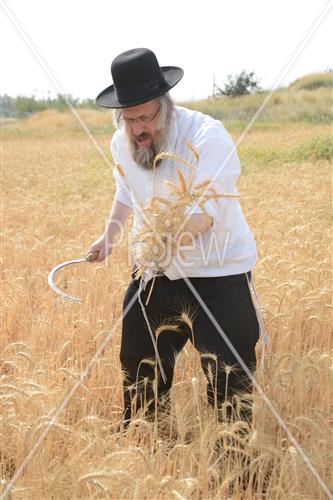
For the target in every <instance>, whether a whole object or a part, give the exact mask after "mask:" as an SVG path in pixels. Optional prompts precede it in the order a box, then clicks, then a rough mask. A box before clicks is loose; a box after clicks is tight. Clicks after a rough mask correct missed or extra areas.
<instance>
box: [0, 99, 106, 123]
mask: <svg viewBox="0 0 333 500" xmlns="http://www.w3.org/2000/svg"><path fill="white" fill-rule="evenodd" d="M0 100H1V114H0V116H1V117H5V118H25V117H28V116H30V115H32V114H33V113H38V111H43V110H45V109H57V110H58V111H61V112H63V111H66V110H67V109H68V104H67V103H70V104H71V105H72V106H73V107H74V108H78V107H80V108H91V109H98V108H97V106H96V104H95V101H94V100H93V99H83V100H80V99H78V98H75V97H73V96H72V95H71V94H64V95H63V94H57V97H56V98H54V99H51V98H48V99H36V97H35V96H34V95H32V96H30V97H27V96H17V97H11V96H9V95H7V94H5V95H3V96H0Z"/></svg>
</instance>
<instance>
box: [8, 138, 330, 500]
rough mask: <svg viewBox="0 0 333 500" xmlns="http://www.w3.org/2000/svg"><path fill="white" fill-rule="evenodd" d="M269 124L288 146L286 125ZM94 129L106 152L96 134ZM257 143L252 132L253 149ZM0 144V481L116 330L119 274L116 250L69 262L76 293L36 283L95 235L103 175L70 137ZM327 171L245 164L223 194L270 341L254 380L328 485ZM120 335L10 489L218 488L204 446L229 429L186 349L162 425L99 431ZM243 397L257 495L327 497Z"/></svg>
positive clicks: (105, 182)
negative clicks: (250, 416) (260, 491)
mask: <svg viewBox="0 0 333 500" xmlns="http://www.w3.org/2000/svg"><path fill="white" fill-rule="evenodd" d="M281 133H282V132H281ZM314 133H316V131H314ZM284 134H285V137H286V141H288V140H289V139H288V137H289V135H290V132H289V131H288V129H286V130H285V131H284ZM101 140H102V143H103V146H104V147H105V149H107V147H108V146H107V144H108V141H109V138H108V137H102V138H101ZM251 140H252V141H254V142H255V135H254V133H253V134H252V135H251ZM268 140H270V139H268ZM301 140H302V138H300V141H301ZM263 141H264V137H263V132H260V136H258V142H257V144H258V146H260V145H261V144H262V143H263ZM3 154H4V158H3V159H4V162H5V163H4V165H5V170H4V181H3V187H2V194H3V199H4V201H5V205H4V210H3V240H2V250H3V264H4V267H3V289H2V290H3V297H2V298H3V302H2V321H3V322H2V334H3V343H2V347H3V349H2V360H1V374H2V391H3V396H2V398H1V414H2V432H3V440H2V441H3V452H2V455H1V464H2V475H3V483H2V484H3V485H4V484H5V483H6V481H8V480H9V478H10V476H11V475H12V474H13V472H14V470H15V467H17V466H18V465H19V464H20V463H21V462H22V460H23V459H24V457H25V456H26V454H27V452H28V451H29V449H30V448H31V446H32V445H33V443H34V442H35V440H36V439H37V437H38V436H39V435H40V433H41V432H42V430H43V429H44V428H45V426H46V425H47V423H48V421H49V419H50V418H51V416H52V412H53V411H54V409H55V408H56V407H57V405H58V404H59V403H60V402H61V401H62V399H63V397H64V395H65V394H66V393H67V391H68V389H69V388H70V387H71V386H72V384H73V383H74V382H75V380H76V378H77V376H78V374H79V373H81V371H82V370H83V368H84V367H85V365H86V363H87V362H88V360H89V359H90V357H91V356H92V354H93V353H94V352H95V350H96V348H97V347H98V346H99V345H100V343H101V342H102V341H103V338H104V337H105V335H107V334H108V333H109V332H110V331H111V329H112V328H113V327H114V325H116V321H117V318H118V316H119V314H120V311H121V304H122V296H123V293H124V291H125V289H126V286H127V282H128V279H129V274H130V269H129V267H128V265H127V249H126V247H125V246H123V247H121V248H118V249H116V250H115V252H114V254H113V256H112V257H111V258H110V259H109V261H108V262H107V263H106V264H105V265H104V264H100V265H88V264H83V265H82V266H81V265H78V266H76V267H75V266H72V267H71V268H70V269H69V270H64V271H62V272H61V276H60V277H59V282H61V285H62V286H63V287H67V290H68V291H69V292H70V293H73V294H76V295H78V296H80V297H82V298H84V300H85V302H84V304H83V305H80V304H75V303H67V302H63V301H61V300H59V299H58V298H57V297H56V296H55V294H54V293H53V292H52V291H51V290H50V289H49V288H48V285H47V274H48V271H49V270H50V268H51V267H52V266H53V265H55V264H56V263H59V262H61V261H63V260H67V259H69V258H73V257H77V256H80V255H82V254H84V253H85V251H86V250H87V249H88V248H89V246H90V244H91V242H92V241H93V240H94V239H96V237H97V236H98V235H99V234H100V233H101V232H102V230H103V225H104V220H105V219H106V217H107V215H108V212H109V208H110V205H111V202H112V194H113V190H114V186H113V181H112V177H111V175H110V173H109V171H108V170H107V167H106V166H104V164H103V163H102V161H101V160H100V159H99V158H98V156H97V153H96V152H95V151H94V150H93V149H92V146H91V145H90V143H89V142H88V140H87V139H86V138H85V137H82V136H78V137H75V138H73V137H70V136H67V135H66V134H64V135H63V136H58V137H57V138H54V139H52V137H48V138H46V139H42V138H36V137H35V138H34V137H32V138H28V137H26V138H24V137H23V138H21V139H20V138H17V137H16V138H15V137H11V138H8V140H7V141H6V143H5V147H4V153H3ZM330 176H331V170H330V164H329V162H328V161H320V162H316V163H295V164H289V165H288V166H284V167H281V168H274V169H267V170H263V169H262V170H258V169H254V170H253V171H252V170H251V169H250V170H249V172H248V174H247V175H244V176H243V177H242V178H241V181H240V183H239V185H238V189H239V191H240V192H241V193H242V195H243V198H242V206H243V208H244V211H245V213H246V215H247V218H248V221H249V223H250V226H251V228H252V230H253V232H254V233H255V236H256V240H257V243H258V249H259V253H260V262H259V264H258V265H257V267H256V269H255V272H254V277H255V283H256V287H257V291H258V293H259V295H260V298H261V303H262V308H263V315H264V318H265V323H266V327H267V330H268V332H269V334H270V339H271V350H270V353H269V355H268V357H266V360H267V361H266V366H265V368H264V370H258V373H257V376H258V380H259V381H260V383H261V385H262V387H263V388H264V389H265V391H266V394H267V395H268V397H269V398H270V399H271V400H272V402H273V403H274V405H275V407H276V408H277V410H278V411H279V413H280V414H281V415H282V416H283V418H284V419H285V421H286V423H287V425H288V426H289V428H290V430H291V431H292V432H293V434H294V436H295V437H296V439H297V440H298V441H299V443H300V444H301V446H302V447H303V448H304V450H305V452H306V453H307V454H308V456H309V457H310V458H311V460H312V462H313V464H314V465H315V467H316V469H317V471H318V473H319V474H320V476H321V478H322V479H323V480H324V481H325V482H326V484H327V485H328V487H331V488H332V486H333V485H332V477H331V473H330V471H331V465H332V464H331V451H332V449H331V446H330V443H331V441H330V439H331V424H332V413H331V411H332V408H331V404H332V398H331V393H330V389H331V387H332V385H331V374H332V364H331V357H330V354H331V353H330V350H331V342H332V323H331V312H332V308H331V305H330V304H331V277H332V276H331V257H330V255H331V203H330V202H331V194H330ZM185 312H186V311H185ZM183 319H186V316H185V317H184V318H183ZM175 334H177V333H176V332H175ZM119 341H120V325H119V324H117V326H116V327H115V333H114V335H113V336H112V338H111V341H110V344H109V345H108V347H107V349H106V350H105V352H104V353H103V355H102V356H101V357H100V358H99V360H98V361H97V363H96V364H95V366H94V367H93V368H92V370H91V372H90V373H89V375H88V376H87V378H86V379H85V380H84V382H83V385H82V386H81V387H80V388H79V389H78V390H77V392H76V393H75V395H74V396H73V397H72V399H71V400H70V402H69V404H68V405H67V407H66V408H65V410H64V411H63V413H62V414H61V416H60V418H59V420H58V422H57V424H56V425H55V426H54V427H53V428H52V429H51V431H50V432H49V434H48V435H47V437H46V439H45V440H44V441H43V443H42V444H41V446H40V448H39V450H38V451H37V453H36V455H35V456H34V458H33V459H32V460H31V462H30V463H29V465H28V466H27V468H26V470H25V472H24V474H23V475H21V476H20V478H19V479H18V481H17V482H16V484H15V486H14V488H13V490H12V494H13V498H15V499H16V498H17V499H23V498H24V499H26V498H28V499H30V498H31V499H32V498H36V497H37V498H38V497H39V498H57V499H58V498H68V499H69V498H111V499H119V498H124V499H125V498H126V499H128V498H133V499H134V498H136V499H146V498H147V499H148V498H150V499H151V498H161V499H172V498H174V499H181V498H194V499H199V498H200V499H202V498H205V499H206V498H207V499H208V498H212V499H213V498H223V495H224V494H226V493H227V491H228V484H229V483H230V481H231V480H232V479H233V477H235V475H236V474H237V472H238V471H239V463H237V461H234V460H231V459H227V460H226V461H225V463H224V464H223V465H222V469H220V468H219V466H218V464H217V463H216V456H215V455H214V443H215V441H216V439H217V438H218V437H219V438H222V439H223V440H225V441H227V440H228V438H230V436H231V437H233V436H235V431H236V428H235V427H232V426H227V425H219V426H216V425H215V423H214V418H213V415H212V414H211V412H210V410H208V409H207V406H206V402H205V397H204V394H205V380H204V377H203V375H202V373H201V371H200V368H199V367H200V360H199V358H198V356H197V354H196V353H195V352H194V351H193V349H192V348H191V347H190V346H189V345H187V346H186V348H185V350H184V351H183V353H182V354H181V356H180V358H179V361H178V362H177V368H176V379H175V382H174V388H173V410H172V416H171V419H170V421H169V422H168V424H167V425H166V424H165V426H164V427H163V428H158V429H156V428H155V427H154V424H153V423H147V422H144V421H142V420H138V421H137V425H136V426H133V427H131V428H130V430H129V431H128V433H127V434H126V435H118V434H115V433H114V431H113V430H112V425H111V424H113V423H116V422H117V421H118V419H119V416H120V413H121V405H122V400H121V397H122V396H121V373H120V366H119V361H118V352H119ZM258 350H259V351H260V349H258ZM254 403H255V417H254V432H253V435H252V436H251V441H250V443H249V445H248V447H247V449H246V452H247V453H248V454H249V455H250V456H251V457H252V463H251V473H253V472H255V471H257V475H258V478H259V482H260V483H262V482H263V481H264V477H265V471H267V470H270V471H271V475H270V478H269V482H268V484H267V489H268V498H270V499H285V498H292V497H294V498H301V497H302V498H311V499H312V498H316V499H317V498H326V495H325V494H324V493H323V491H322V489H321V487H320V486H319V484H318V482H317V481H316V479H315V478H314V477H313V476H312V474H311V473H310V472H309V470H308V468H307V467H306V466H305V464H304V463H303V462H302V460H301V458H300V457H299V456H298V454H297V453H296V451H295V449H294V448H293V447H292V446H291V444H290V442H288V439H286V436H285V434H284V432H283V431H282V430H281V429H280V428H279V427H278V425H277V423H276V421H275V419H274V417H273V416H272V415H271V413H270V412H269V410H268V409H267V408H266V407H265V405H264V403H263V402H262V400H261V399H260V398H259V397H258V395H257V394H254ZM245 496H246V498H251V494H250V492H249V491H248V492H247V493H246V495H245ZM235 498H239V494H237V493H236V495H235Z"/></svg>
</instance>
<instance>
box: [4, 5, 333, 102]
mask: <svg viewBox="0 0 333 500" xmlns="http://www.w3.org/2000/svg"><path fill="white" fill-rule="evenodd" d="M328 3H330V5H331V7H332V6H333V5H332V4H333V2H332V1H331V2H328V1H327V0H279V1H276V0H251V1H249V0H232V1H230V0H228V1H226V0H219V1H218V0H204V1H203V0H200V1H196V0H192V1H188V0H183V1H182V0H169V1H168V2H160V1H158V0H145V1H142V0H141V1H137V0H136V1H133V0H118V1H115V0H95V1H94V2H93V1H92V0H90V1H88V0H66V1H64V0H57V1H56V2H55V1H50V0H29V1H27V0H0V7H1V8H0V42H1V47H2V53H1V77H0V95H1V94H5V93H6V94H9V95H12V96H15V95H18V94H21V95H32V94H34V95H36V96H37V97H39V98H41V97H47V95H48V92H50V94H51V96H53V95H55V94H56V93H57V92H62V93H63V92H65V93H70V94H72V95H73V96H75V97H80V98H82V99H83V98H87V97H89V98H95V97H96V95H97V94H98V93H99V92H100V91H102V90H103V89H104V88H105V87H107V86H108V85H111V83H112V79H111V73H110V64H111V61H112V60H113V59H114V57H116V56H117V55H118V54H120V53H121V52H123V51H125V50H128V49H132V48H135V47H148V48H150V49H152V50H153V51H154V52H155V54H156V55H157V58H158V61H159V63H160V65H161V66H169V65H170V66H172V65H174V66H180V67H182V68H183V69H184V72H185V74H184V77H183V79H182V80H181V82H180V83H179V84H178V85H177V86H176V87H174V89H173V90H172V91H171V95H172V97H173V98H174V99H175V100H176V101H184V100H195V99H200V98H206V97H208V96H209V95H211V94H212V87H213V79H214V75H215V81H216V83H217V84H218V85H219V86H223V83H224V82H225V80H226V77H227V75H229V74H235V73H239V72H240V71H242V70H247V71H255V74H256V75H257V76H258V78H259V80H260V84H261V86H262V87H263V88H265V89H270V88H272V87H273V86H275V85H276V82H277V81H279V86H285V85H288V84H289V83H290V82H292V81H294V80H295V79H297V78H299V77H301V76H303V75H305V74H308V73H312V72H316V71H323V70H325V69H327V68H328V67H332V66H333V63H332V58H331V57H330V51H329V46H330V45H331V46H332V37H330V33H332V32H333V26H332V20H333V9H332V8H331V9H330V10H329V11H328V13H327V15H326V16H325V18H324V19H323V21H322V23H321V24H320V25H319V27H318V29H317V30H316V31H315V32H314V33H313V36H312V37H311V39H310V40H309V42H308V44H307V45H306V47H305V49H304V51H303V52H302V53H301V54H300V55H299V57H298V58H297V59H296V60H295V61H294V63H293V64H292V65H291V67H290V68H289V70H288V71H287V72H286V74H285V75H284V76H283V78H282V79H281V78H278V77H279V75H280V74H281V72H282V71H283V69H284V68H285V67H286V64H287V63H288V61H289V60H290V57H291V56H292V54H293V53H294V51H295V49H296V48H297V47H298V46H299V44H300V43H301V42H302V40H304V37H305V35H306V33H307V32H308V30H309V28H310V27H311V25H312V24H313V22H314V21H315V19H316V18H317V17H318V16H319V15H320V13H321V11H323V9H324V8H325V6H327V4H328ZM8 9H9V10H10V12H11V13H12V14H13V15H14V16H15V18H16V20H17V21H18V22H19V23H20V24H21V25H22V27H23V30H24V33H25V37H28V38H30V40H31V41H32V43H33V45H34V46H35V47H36V49H37V51H38V54H39V56H41V57H42V58H43V59H44V60H45V61H46V63H47V65H48V67H49V68H50V70H51V71H52V73H53V75H55V77H56V80H57V82H58V83H59V86H58V87H57V85H55V83H54V81H50V79H49V78H48V77H47V76H46V74H45V72H44V71H43V69H42V68H41V66H40V64H39V63H38V62H37V61H36V59H35V58H34V56H33V55H32V53H31V51H30V50H29V47H28V46H27V44H26V43H25V42H24V41H23V40H22V38H21V37H20V35H19V34H18V32H17V31H16V29H15V28H14V27H13V25H12V23H11V21H10V20H9V17H8V12H9V10H8ZM11 19H13V18H11Z"/></svg>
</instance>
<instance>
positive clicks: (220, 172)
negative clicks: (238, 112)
mask: <svg viewBox="0 0 333 500" xmlns="http://www.w3.org/2000/svg"><path fill="white" fill-rule="evenodd" d="M194 146H195V148H196V149H197V150H198V152H199V161H198V164H197V167H196V172H195V176H194V180H193V184H192V186H193V187H192V189H193V188H195V186H196V185H197V184H200V183H201V182H204V181H207V180H209V181H210V185H209V186H208V187H206V188H205V189H203V192H205V194H212V193H213V191H212V190H209V187H212V188H213V189H214V191H215V192H216V194H221V193H233V194H237V179H238V176H239V174H240V162H239V158H238V154H237V150H236V145H235V144H234V142H233V140H232V138H231V137H230V136H229V134H228V133H227V131H226V130H225V129H224V127H223V126H222V125H221V126H216V127H215V128H214V131H213V132H210V133H209V132H208V131H207V132H206V134H202V136H201V137H199V138H198V139H197V140H196V143H195V144H194ZM235 203H237V204H238V200H237V198H226V197H220V198H216V199H210V200H207V201H205V202H204V206H205V209H206V211H207V213H208V214H209V215H210V216H211V217H212V218H213V219H214V220H215V221H217V220H223V215H224V213H225V210H226V208H228V207H230V206H231V204H235ZM198 213H199V214H200V213H204V210H203V209H202V208H201V207H200V206H199V205H198V204H197V203H195V202H194V203H193V204H192V206H191V207H190V208H189V210H188V211H187V214H189V215H193V214H198Z"/></svg>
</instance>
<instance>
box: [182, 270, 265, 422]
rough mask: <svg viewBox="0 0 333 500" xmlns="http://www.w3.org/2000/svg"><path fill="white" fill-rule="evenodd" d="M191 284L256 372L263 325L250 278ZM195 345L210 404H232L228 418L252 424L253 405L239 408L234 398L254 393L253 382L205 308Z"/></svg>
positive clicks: (198, 318)
mask: <svg viewBox="0 0 333 500" xmlns="http://www.w3.org/2000/svg"><path fill="white" fill-rule="evenodd" d="M191 281H192V284H193V286H194V287H195V288H196V289H197V291H198V293H199V295H200V296H201V297H202V299H203V301H204V302H205V304H206V306H207V307H208V309H209V310H210V312H211V313H212V314H213V316H214V317H215V319H216V321H217V323H218V324H219V325H220V327H221V328H222V330H223V332H224V333H225V335H226V336H227V337H228V339H229V340H230V342H231V344H232V345H233V347H234V348H235V349H236V351H237V352H238V354H239V355H240V357H241V358H242V360H243V362H244V364H245V365H246V367H247V368H248V369H249V370H250V372H251V373H253V372H254V370H255V368H256V353H255V345H256V342H257V341H258V338H259V323H258V319H257V315H256V312H255V309H254V306H253V302H252V298H251V294H250V291H249V287H248V283H247V279H246V275H245V274H240V275H235V276H226V277H219V278H215V281H214V283H213V284H212V283H211V284H208V282H205V281H203V279H202V278H197V279H192V280H191ZM194 342H195V347H196V348H197V349H198V350H199V351H200V354H201V364H202V368H203V370H204V373H205V375H206V377H207V396H208V402H209V404H211V405H214V406H215V407H217V408H221V407H222V405H223V403H224V402H225V401H229V402H230V403H231V405H230V406H228V405H227V407H226V410H227V415H224V418H225V417H227V418H231V416H232V415H234V416H235V414H236V416H237V417H238V418H240V419H242V420H247V421H250V420H251V417H252V411H251V405H250V404H249V402H247V403H246V402H243V404H240V405H237V404H236V403H237V399H236V398H234V396H235V395H238V396H241V394H242V393H243V392H251V391H252V383H251V380H250V378H249V376H248V375H247V373H246V372H245V371H244V369H243V367H242V366H241V364H240V363H239V361H238V360H237V358H236V357H235V355H234V353H233V352H232V350H231V349H230V348H229V347H228V345H227V343H226V342H225V341H224V340H223V338H222V336H221V335H220V333H219V332H218V330H217V329H216V327H215V326H214V324H213V323H212V322H211V320H210V319H209V317H208V316H207V314H206V312H205V310H204V308H203V307H201V306H200V309H199V312H198V314H197V316H196V319H195V322H194ZM239 402H240V400H239V399H238V403H239ZM237 414H238V415H237ZM221 418H223V416H222V415H221Z"/></svg>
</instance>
